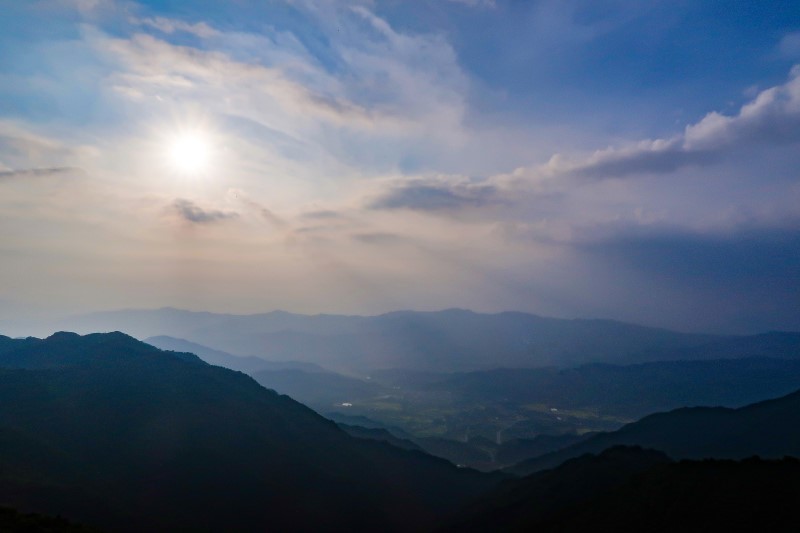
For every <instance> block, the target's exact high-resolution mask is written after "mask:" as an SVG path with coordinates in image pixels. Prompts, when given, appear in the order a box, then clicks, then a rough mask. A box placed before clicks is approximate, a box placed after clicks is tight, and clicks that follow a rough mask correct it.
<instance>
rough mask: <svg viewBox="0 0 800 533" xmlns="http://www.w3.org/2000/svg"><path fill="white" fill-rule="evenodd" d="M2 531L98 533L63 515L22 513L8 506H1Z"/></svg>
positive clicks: (0, 527) (0, 521) (20, 532)
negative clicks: (68, 519) (62, 516)
mask: <svg viewBox="0 0 800 533" xmlns="http://www.w3.org/2000/svg"><path fill="white" fill-rule="evenodd" d="M0 531H2V532H4V533H11V532H14V533H98V532H97V530H95V529H91V528H88V527H85V526H82V525H78V524H73V523H71V522H69V521H67V520H64V519H63V518H61V517H51V516H43V515H40V514H37V513H20V512H19V511H17V510H15V509H9V508H7V507H0Z"/></svg>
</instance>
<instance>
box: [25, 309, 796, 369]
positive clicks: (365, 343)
mask: <svg viewBox="0 0 800 533" xmlns="http://www.w3.org/2000/svg"><path fill="white" fill-rule="evenodd" d="M54 327H58V328H62V329H71V330H75V331H78V332H90V331H113V330H124V331H126V332H128V333H129V334H131V335H133V336H135V337H138V338H148V337H152V336H158V335H168V336H172V337H178V338H182V339H187V340H189V341H191V342H195V343H199V344H202V345H204V346H208V347H210V348H213V349H216V350H221V351H225V352H228V353H231V354H236V355H255V356H258V357H264V358H266V359H269V360H282V361H306V362H313V363H316V364H319V365H321V366H323V367H325V368H329V369H332V370H337V371H343V372H345V373H348V372H351V373H361V374H362V375H365V374H367V375H368V374H369V373H370V372H372V371H374V370H377V369H389V368H405V369H411V370H419V371H441V372H452V371H468V370H481V369H483V370H485V369H489V368H497V367H507V368H533V367H541V366H558V367H570V366H576V365H579V364H584V363H591V362H605V363H615V364H632V363H642V362H649V361H658V360H677V359H712V358H713V359H719V358H726V357H732V356H736V357H740V356H748V355H759V356H776V357H777V356H779V357H791V358H798V357H800V333H780V334H779V333H775V334H767V335H760V336H759V335H756V336H744V337H737V336H713V335H699V334H687V333H677V332H673V331H668V330H664V329H658V328H649V327H643V326H636V325H631V324H624V323H621V322H615V321H611V320H582V319H581V320H565V319H555V318H545V317H540V316H537V315H532V314H527V313H518V312H506V313H497V314H481V313H474V312H471V311H465V310H459V309H450V310H445V311H438V312H412V311H402V312H393V313H387V314H383V315H378V316H341V315H314V316H306V315H296V314H291V313H285V312H280V311H275V312H271V313H263V314H256V315H230V314H214V313H199V312H191V311H184V310H179V309H170V308H165V309H158V310H123V311H112V312H104V313H94V314H91V315H84V316H79V317H73V318H71V319H67V320H64V321H61V322H58V323H56V324H49V325H48V324H41V325H39V329H40V330H49V331H52V330H53V328H54Z"/></svg>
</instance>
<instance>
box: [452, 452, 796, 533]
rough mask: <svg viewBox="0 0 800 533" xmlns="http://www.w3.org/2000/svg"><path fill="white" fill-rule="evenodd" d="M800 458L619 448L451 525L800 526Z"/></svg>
mask: <svg viewBox="0 0 800 533" xmlns="http://www.w3.org/2000/svg"><path fill="white" fill-rule="evenodd" d="M798 503H800V462H799V461H797V460H796V459H783V460H772V461H765V460H762V459H758V458H750V459H745V460H743V461H741V462H736V461H724V460H723V461H720V460H704V461H682V462H680V463H675V462H672V461H671V460H670V459H669V458H668V457H667V456H666V455H665V454H663V453H661V452H657V451H653V450H643V449H641V448H638V447H633V448H630V447H615V448H610V449H608V450H605V451H604V452H602V453H600V454H599V455H584V456H581V457H578V458H575V459H571V460H569V461H567V462H565V463H564V464H563V465H561V466H559V467H557V468H555V469H552V470H547V471H543V472H539V473H536V474H533V475H531V476H528V477H525V478H522V479H517V480H510V481H507V482H505V483H504V484H502V485H501V486H500V487H499V488H498V489H496V490H495V491H494V492H492V493H490V494H489V495H487V496H484V497H481V498H479V499H478V500H476V501H475V502H472V503H471V504H470V505H469V506H468V507H467V508H465V509H464V510H463V511H462V512H461V513H460V514H459V515H458V516H457V517H456V518H454V519H452V520H451V521H450V522H449V523H448V525H447V526H445V527H443V528H442V530H443V531H467V532H473V531H474V532H478V531H481V532H484V531H485V532H489V531H491V532H507V531H541V532H573V531H574V532H582V531H622V532H640V531H656V532H673V531H691V532H694V531H697V532H701V531H703V532H707V531H741V532H745V531H747V532H749V531H780V532H782V531H786V532H788V531H796V528H797V520H796V512H797V505H798Z"/></svg>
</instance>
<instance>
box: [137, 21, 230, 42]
mask: <svg viewBox="0 0 800 533" xmlns="http://www.w3.org/2000/svg"><path fill="white" fill-rule="evenodd" d="M130 21H131V23H133V24H137V25H139V26H148V27H150V28H153V29H156V30H158V31H160V32H162V33H166V34H172V33H176V32H183V33H189V34H192V35H194V36H196V37H200V38H203V39H208V38H210V37H217V36H219V35H220V32H219V31H218V30H216V29H214V28H212V27H211V26H209V25H208V24H207V23H205V22H195V23H191V22H185V21H182V20H176V19H170V18H165V17H152V18H136V17H132V18H131V19H130Z"/></svg>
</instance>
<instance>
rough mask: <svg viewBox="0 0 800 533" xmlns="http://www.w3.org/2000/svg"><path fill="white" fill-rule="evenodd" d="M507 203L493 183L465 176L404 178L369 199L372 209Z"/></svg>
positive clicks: (476, 205)
mask: <svg viewBox="0 0 800 533" xmlns="http://www.w3.org/2000/svg"><path fill="white" fill-rule="evenodd" d="M501 203H504V200H503V199H502V198H501V197H500V195H499V191H498V189H497V188H496V187H495V186H493V185H487V184H475V183H470V182H468V181H465V180H463V179H461V178H456V179H447V178H440V179H429V180H422V179H417V180H412V181H401V182H399V183H394V184H391V185H390V186H389V187H388V189H387V190H385V191H382V192H381V193H379V194H378V195H377V197H376V198H374V199H372V200H371V201H369V202H368V207H369V208H371V209H411V210H418V211H440V210H458V209H462V208H476V207H485V206H488V205H496V204H501Z"/></svg>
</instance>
